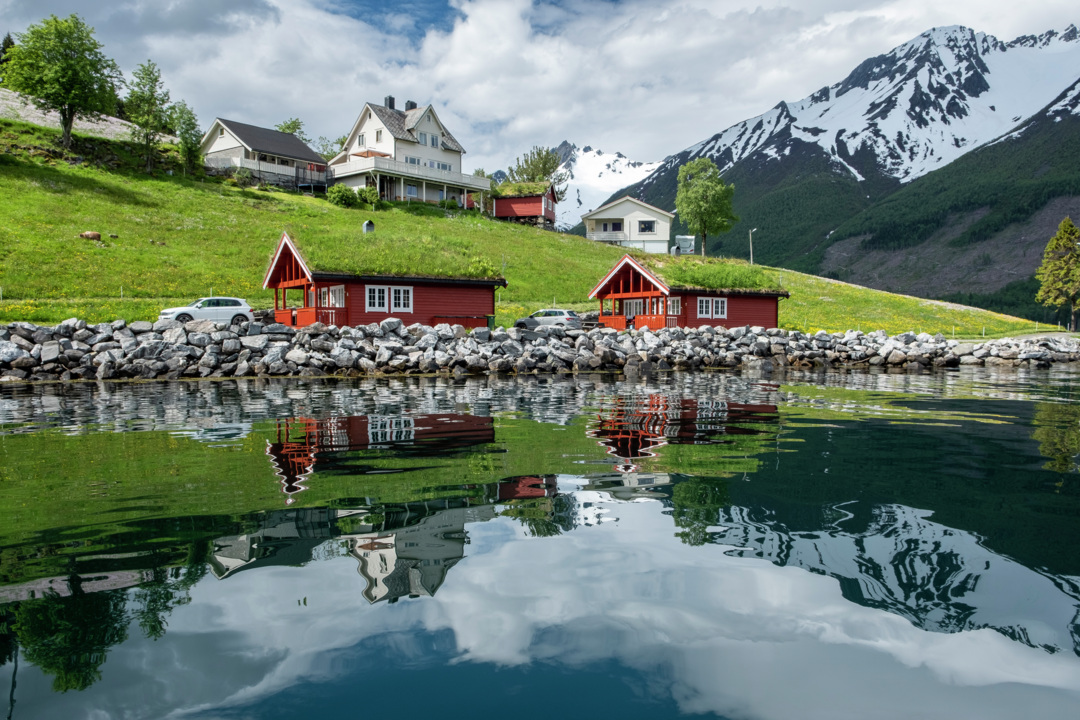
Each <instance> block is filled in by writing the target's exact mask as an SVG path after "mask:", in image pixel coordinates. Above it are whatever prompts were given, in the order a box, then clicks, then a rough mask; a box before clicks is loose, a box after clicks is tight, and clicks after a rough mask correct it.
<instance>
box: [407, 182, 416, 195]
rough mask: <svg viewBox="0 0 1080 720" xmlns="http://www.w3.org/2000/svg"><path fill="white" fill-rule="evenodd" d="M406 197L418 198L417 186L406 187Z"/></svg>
mask: <svg viewBox="0 0 1080 720" xmlns="http://www.w3.org/2000/svg"><path fill="white" fill-rule="evenodd" d="M405 195H407V196H408V197H416V186H415V185H406V186H405Z"/></svg>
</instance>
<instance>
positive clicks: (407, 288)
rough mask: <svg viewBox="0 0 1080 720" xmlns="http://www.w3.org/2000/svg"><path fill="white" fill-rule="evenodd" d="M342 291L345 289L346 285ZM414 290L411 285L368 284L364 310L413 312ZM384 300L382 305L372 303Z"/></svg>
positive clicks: (365, 292) (394, 312) (389, 312)
mask: <svg viewBox="0 0 1080 720" xmlns="http://www.w3.org/2000/svg"><path fill="white" fill-rule="evenodd" d="M341 287H342V291H344V286H341ZM413 295H414V290H413V287H412V286H411V285H368V286H367V287H366V288H364V311H365V312H384V313H388V314H390V315H396V314H400V313H409V314H412V311H413ZM373 298H374V300H375V302H376V303H378V302H380V301H381V302H382V305H372V299H373Z"/></svg>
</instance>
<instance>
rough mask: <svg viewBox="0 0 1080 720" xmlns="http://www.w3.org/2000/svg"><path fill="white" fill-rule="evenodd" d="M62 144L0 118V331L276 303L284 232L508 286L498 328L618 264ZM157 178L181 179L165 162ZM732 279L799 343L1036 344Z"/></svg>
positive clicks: (458, 224)
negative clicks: (270, 272)
mask: <svg viewBox="0 0 1080 720" xmlns="http://www.w3.org/2000/svg"><path fill="white" fill-rule="evenodd" d="M55 135H56V133H55V132H54V131H52V130H49V129H46V128H39V127H36V126H32V125H27V124H24V123H18V122H14V121H10V120H0V296H2V300H0V322H10V321H13V320H29V321H32V322H38V323H55V322H59V321H60V320H63V319H65V318H68V317H72V316H76V317H80V318H83V319H86V320H87V321H90V322H100V321H104V320H112V319H115V318H117V317H123V318H125V319H127V320H129V321H131V320H139V319H152V318H155V317H156V316H157V312H158V310H160V309H161V308H162V307H165V306H171V305H177V304H184V303H187V302H189V301H190V300H192V299H193V298H195V297H199V296H202V295H208V294H210V293H217V294H223V295H236V296H240V297H245V298H247V299H248V301H249V302H251V303H252V305H253V306H255V307H269V306H270V305H271V304H272V302H273V296H272V294H271V293H270V292H268V291H264V290H263V289H262V288H261V283H262V278H263V274H264V273H265V271H266V267H267V263H268V261H269V259H270V254H271V252H272V251H273V249H274V247H275V245H276V243H277V241H278V239H279V238H280V236H281V233H282V232H283V231H287V232H288V233H289V234H290V235H291V236H293V237H294V238H295V239H296V240H297V242H298V243H299V244H300V246H301V247H302V248H303V247H305V246H311V245H318V246H319V249H318V250H316V251H315V252H317V253H320V254H321V255H320V257H322V256H325V258H326V259H327V260H328V261H329V262H332V263H335V264H342V265H348V266H350V267H360V266H363V267H364V268H368V269H369V270H368V271H370V272H376V273H389V274H425V273H439V272H442V273H450V274H457V275H462V276H469V277H477V276H487V275H490V274H492V273H495V274H499V275H503V276H504V277H506V279H507V280H508V282H509V286H508V287H506V288H503V289H500V290H499V291H498V295H497V299H498V307H497V317H496V322H497V323H498V324H501V325H508V324H509V323H511V322H512V321H513V320H514V319H515V318H517V317H520V316H522V315H524V314H527V313H529V312H531V311H532V310H535V309H537V308H539V307H545V306H549V305H552V304H554V305H558V306H570V307H574V308H577V309H581V310H588V309H594V305H593V304H592V303H589V302H588V301H587V299H586V298H587V295H588V293H589V291H590V290H591V289H592V287H593V286H594V285H595V284H596V282H597V281H598V280H599V279H600V278H601V277H602V276H603V275H604V274H605V273H606V272H607V271H608V270H609V269H610V268H611V266H612V265H613V264H614V263H615V262H616V261H617V260H618V258H619V257H621V255H622V251H621V250H620V249H617V248H612V247H608V246H604V245H600V244H598V243H593V242H590V241H588V240H585V239H584V238H581V237H578V236H573V235H564V234H561V233H552V232H544V231H541V230H537V229H534V228H530V227H524V226H520V225H514V224H510V223H504V222H498V221H494V220H491V219H489V218H487V217H484V216H481V215H480V214H478V213H476V212H475V211H469V212H464V211H462V212H448V211H444V210H440V209H438V208H435V207H432V206H426V205H416V204H413V205H405V204H397V205H395V206H393V207H392V208H390V209H388V210H381V211H377V212H376V211H369V210H362V209H344V208H338V207H335V206H333V205H330V204H329V203H327V202H326V201H325V200H323V199H321V198H314V197H306V196H302V195H298V194H295V193H287V192H281V191H276V190H275V191H266V190H257V189H241V188H237V187H234V186H231V185H228V184H226V183H223V182H219V181H217V180H215V179H213V178H195V179H191V178H184V177H181V176H180V175H179V173H178V172H176V173H175V174H173V175H171V176H170V175H166V174H165V173H164V172H159V173H158V174H157V175H155V176H148V175H145V174H143V173H140V172H138V171H137V170H135V169H134V168H135V167H137V165H136V164H137V162H138V159H137V157H136V156H135V155H134V154H133V153H132V152H131V150H132V148H131V147H130V146H129V145H126V144H125V143H122V142H111V141H107V140H102V139H99V138H80V137H77V138H76V143H75V146H74V148H73V153H77V154H79V156H80V157H81V158H82V159H83V162H82V163H81V164H79V165H71V164H69V163H68V162H67V161H65V160H64V159H62V158H59V157H58V156H57V153H55V152H47V151H46V150H48V148H49V147H51V146H50V143H52V142H54V140H55ZM42 148H45V150H42ZM162 168H163V169H164V168H175V158H174V153H173V151H171V150H170V151H168V152H167V153H166V156H165V157H164V159H163V162H162ZM367 219H371V220H373V221H374V222H375V226H376V232H375V233H374V237H373V236H371V235H364V234H362V233H361V232H360V225H361V223H362V222H363V221H364V220H367ZM85 230H93V231H97V232H100V233H101V234H102V240H101V241H100V242H96V241H93V240H83V239H80V238H79V237H78V235H79V233H81V232H83V231H85ZM110 235H116V237H115V238H113V237H110ZM657 260H660V259H657V258H652V259H650V262H656V261H657ZM667 262H670V259H668V260H667ZM672 269H675V268H672ZM728 270H730V272H728V271H727V270H726V271H725V273H726V274H725V277H731V278H733V279H734V280H733V281H737V282H746V283H751V284H752V285H753V286H760V287H765V286H768V287H777V286H780V285H782V286H783V287H785V288H786V289H788V290H789V291H790V292H791V294H792V297H791V299H789V300H785V301H783V302H782V303H781V306H780V321H781V325H782V326H784V327H788V328H792V329H800V330H817V329H826V330H830V331H837V330H846V329H848V328H854V327H859V328H861V329H863V330H873V329H877V328H883V329H885V330H887V331H889V332H890V333H892V332H899V331H904V330H916V331H918V330H926V331H928V332H939V331H940V332H944V333H946V334H949V333H951V332H952V329H953V326H956V333H957V335H958V336H959V335H964V334H966V335H977V334H981V332H982V328H983V327H984V326H985V327H986V333H987V335H988V336H990V335H1001V334H1007V333H1016V332H1028V331H1033V330H1034V324H1033V323H1028V322H1026V321H1021V320H1018V319H1016V318H1010V317H1008V316H1004V315H998V314H995V313H989V312H984V311H980V310H956V309H952V308H948V307H945V306H941V305H934V304H930V303H928V302H927V301H923V300H919V299H916V298H909V297H905V296H900V295H891V294H888V293H881V292H878V291H874V290H869V289H865V288H855V287H853V286H848V285H843V284H836V283H832V282H830V281H827V280H823V279H821V278H815V277H813V276H809V275H802V274H799V273H795V272H791V271H787V270H775V269H771V268H763V269H760V270H759V268H756V267H755V268H748V267H747V266H746V265H745V263H742V262H741V261H738V262H737V263H736V264H734V265H733V266H730V267H729V269H728ZM686 272H687V271H686V270H685V269H684V270H682V271H680V273H681V274H686ZM695 273H696V274H695ZM691 274H692V275H693V276H694V277H697V276H698V275H700V273H699V272H697V271H696V270H694V271H693V272H692V273H691ZM708 274H710V275H711V274H715V273H714V271H713V270H710V272H709V273H708ZM691 279H693V278H691Z"/></svg>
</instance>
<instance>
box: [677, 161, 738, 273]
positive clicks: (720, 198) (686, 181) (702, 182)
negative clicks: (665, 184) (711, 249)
mask: <svg viewBox="0 0 1080 720" xmlns="http://www.w3.org/2000/svg"><path fill="white" fill-rule="evenodd" d="M734 195H735V186H734V185H726V184H725V183H724V181H723V179H722V178H721V177H720V171H719V170H718V169H717V167H716V163H714V162H713V161H712V160H710V159H709V158H705V157H701V158H698V159H697V160H691V161H690V162H688V163H686V164H685V165H683V166H682V167H681V168H679V189H678V190H677V191H676V192H675V207H676V208H677V210H678V212H679V219H681V220H682V221H683V222H684V223H686V227H688V228H689V229H690V231H691V232H692V233H694V234H695V235H700V236H701V254H702V255H704V254H705V241H706V238H707V235H708V233H710V232H712V233H726V232H727V231H728V230H731V226H732V225H733V224H734V223H735V222H736V221H737V220H738V219H739V218H738V217H736V215H735V210H734V208H733V207H732V204H731V203H732V198H733V197H734Z"/></svg>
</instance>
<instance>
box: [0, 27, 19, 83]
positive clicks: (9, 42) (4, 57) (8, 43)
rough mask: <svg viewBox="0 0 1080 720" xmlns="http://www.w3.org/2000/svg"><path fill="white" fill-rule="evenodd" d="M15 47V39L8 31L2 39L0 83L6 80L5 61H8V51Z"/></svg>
mask: <svg viewBox="0 0 1080 720" xmlns="http://www.w3.org/2000/svg"><path fill="white" fill-rule="evenodd" d="M13 47H15V41H14V40H13V39H12V37H11V33H8V34H7V35H5V36H4V39H3V40H2V41H0V83H2V82H4V63H6V62H7V61H8V59H9V58H8V51H9V50H11V48H13Z"/></svg>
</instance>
